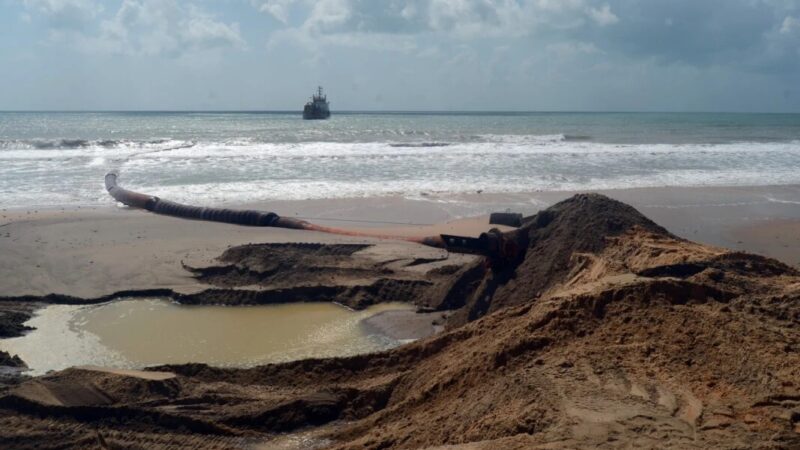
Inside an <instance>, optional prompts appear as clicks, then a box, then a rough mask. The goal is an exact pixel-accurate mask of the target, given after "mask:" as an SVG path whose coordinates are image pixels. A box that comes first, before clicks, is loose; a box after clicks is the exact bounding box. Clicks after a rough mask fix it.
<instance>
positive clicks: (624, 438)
mask: <svg viewBox="0 0 800 450" xmlns="http://www.w3.org/2000/svg"><path fill="white" fill-rule="evenodd" d="M520 232H521V233H522V236H523V239H524V241H523V242H524V243H525V248H526V250H525V253H524V258H521V259H520V261H519V262H518V264H516V265H514V266H511V267H506V268H504V269H503V270H501V271H488V270H484V269H483V267H482V266H481V265H479V264H475V265H472V266H468V267H465V268H463V269H460V270H458V271H456V272H455V273H452V272H450V275H449V278H447V281H446V282H444V281H443V282H441V283H438V282H437V283H438V284H437V289H436V290H435V291H436V295H433V291H434V290H430V291H427V292H426V293H425V295H426V296H427V298H426V300H425V301H427V302H428V303H429V304H431V305H432V306H435V307H448V308H459V310H458V312H457V314H455V315H454V319H453V320H452V322H451V323H450V330H449V331H447V332H445V333H443V334H440V335H437V336H434V337H431V338H428V339H426V340H423V341H419V342H416V343H413V344H410V345H407V346H404V347H400V348H397V349H395V350H392V351H388V352H383V353H378V354H372V355H361V356H356V357H351V358H336V359H325V360H304V361H297V362H291V363H286V364H280V365H270V366H262V367H257V368H253V369H219V368H213V367H208V366H206V365H201V364H192V365H182V366H169V367H161V368H157V370H160V371H169V372H172V373H175V374H176V377H175V378H174V379H170V380H166V381H160V383H167V382H168V383H169V385H170V386H173V388H171V389H168V390H156V391H152V390H148V389H146V388H145V387H144V386H143V385H142V383H146V381H144V380H141V379H131V378H130V377H127V381H124V382H123V381H121V378H119V377H122V375H116V374H109V373H100V372H96V371H91V372H85V371H84V372H82V373H81V374H80V377H79V379H78V378H76V377H75V376H74V375H73V374H72V372H70V371H65V372H62V373H61V374H56V375H55V376H51V377H49V378H48V379H47V380H46V381H47V383H48V384H47V386H46V387H47V389H46V392H44V391H41V389H42V388H40V387H37V386H38V385H37V384H36V383H40V384H41V383H43V382H44V381H43V380H39V379H37V380H33V381H30V382H27V383H23V384H22V385H20V386H19V387H18V388H16V389H18V390H17V391H14V392H16V394H15V393H12V394H10V395H6V396H4V397H2V400H0V404H1V405H2V409H0V430H2V431H0V438H3V439H8V438H9V436H11V437H14V436H16V438H19V436H26V437H28V438H29V439H30V440H28V441H25V442H28V443H29V445H34V443H35V444H42V445H44V446H47V445H55V444H56V443H58V442H61V441H66V442H88V441H89V440H91V439H95V440H96V439H97V437H96V434H97V433H102V436H103V439H104V442H106V443H108V444H109V445H112V444H113V445H116V444H119V445H143V446H147V445H146V444H145V443H151V444H152V445H156V444H157V445H165V444H163V442H166V441H167V440H169V442H170V443H174V442H177V441H176V440H174V439H176V438H177V437H178V436H185V437H187V436H188V435H187V431H186V430H192V432H194V433H205V434H206V435H208V436H209V439H207V440H205V441H197V440H194V441H190V440H187V441H186V442H190V444H185V445H186V446H190V445H191V446H192V447H208V448H214V447H215V446H217V448H222V447H224V446H226V445H228V446H243V445H245V444H247V445H249V444H253V443H258V442H261V443H263V444H264V448H269V446H270V442H272V443H275V442H274V441H270V439H272V438H273V436H274V435H275V433H285V432H296V433H299V434H297V435H296V436H298V438H297V439H298V440H296V441H292V442H296V443H297V445H296V447H297V448H309V447H313V446H315V445H316V446H319V447H325V448H327V447H331V448H342V449H344V448H347V449H356V448H359V449H360V448H368V449H387V448H437V446H443V445H454V446H456V447H455V448H464V449H494V448H509V449H514V448H520V449H521V448H536V447H538V446H541V447H547V448H595V447H613V448H618V447H636V448H638V447H649V448H653V447H658V448H681V449H683V448H708V447H723V448H800V382H798V380H800V275H799V274H798V273H797V272H796V271H795V270H793V269H791V268H789V267H787V266H785V265H783V264H781V263H778V262H776V261H773V260H769V259H766V258H762V257H758V256H754V255H748V254H743V253H732V252H727V251H725V250H723V249H717V248H710V247H706V246H702V245H698V244H694V243H691V242H687V241H684V240H681V239H678V238H676V237H674V236H672V235H670V234H669V233H668V232H666V231H665V230H664V229H662V228H661V227H659V226H658V225H656V224H654V223H652V222H651V221H649V220H648V219H646V218H645V217H643V216H642V215H640V214H639V213H638V212H636V211H635V210H634V209H633V208H630V207H629V206H626V205H623V204H621V203H619V202H615V201H613V200H610V199H608V198H605V197H602V196H597V195H581V196H576V197H573V198H571V199H569V200H567V201H565V202H562V203H559V204H558V205H555V206H553V207H552V208H550V209H548V210H546V211H543V212H541V213H539V214H537V215H536V216H533V217H531V218H528V219H526V221H525V225H524V227H523V228H522V229H521V230H520ZM437 276H443V274H442V273H439V274H438V275H437ZM59 377H61V378H59ZM131 380H135V381H131ZM87 383H88V384H87ZM70 386H84V387H86V386H90V387H92V386H100V387H101V388H100V389H101V391H102V393H103V394H104V395H106V396H107V397H108V398H109V403H103V404H100V400H97V401H96V402H95V403H97V404H100V406H97V405H95V406H91V407H92V408H103V410H104V411H108V410H109V409H114V410H115V411H117V412H115V413H114V414H117V416H114V415H111V417H118V416H119V415H120V414H122V413H120V412H119V411H124V416H125V417H126V420H125V421H122V420H116V421H112V422H103V421H102V420H100V419H98V417H97V416H95V415H91V414H89V415H87V414H84V413H83V412H82V411H84V409H82V408H87V406H76V405H72V404H66V403H64V404H63V405H53V404H52V402H51V403H48V401H50V400H48V397H47V395H45V394H46V393H52V392H56V393H58V392H61V391H59V389H70ZM137 386H138V387H137ZM81 389H83V388H81ZM30 391H33V392H34V394H35V395H33V394H31V395H28V396H27V397H25V398H26V399H27V400H28V403H26V404H25V405H22V403H20V402H16V403H15V402H14V401H12V400H9V399H13V398H19V397H21V395H20V394H19V392H30ZM43 392H44V393H43ZM82 392H83V391H82ZM134 392H135V393H136V395H134V394H133V393H134ZM54 395H55V394H54ZM81 395H83V394H81ZM86 395H87V398H88V397H91V396H89V395H88V394H86ZM80 398H83V397H80ZM91 398H94V397H91ZM92 401H94V400H92ZM62 403H63V402H62ZM21 405H22V406H21ZM26 405H27V406H26ZM31 405H38V406H36V408H34V407H33V406H31ZM34 411H35V412H34ZM154 417H158V418H159V420H154ZM23 423H24V424H25V425H24V427H23V425H22V424H23ZM53 423H58V424H59V426H60V428H58V431H57V432H54V431H47V430H52V424H53ZM309 427H312V428H309ZM21 428H24V430H26V431H24V432H23V431H18V430H20V429H21ZM98 430H99V431H98ZM15 433H16V434H15ZM234 439H240V440H239V441H235V440H234ZM14 442H21V441H20V440H17V441H14ZM282 442H283V441H282ZM281 445H283V444H281ZM285 448H286V447H285ZM289 448H290V447H289ZM449 448H453V447H449Z"/></svg>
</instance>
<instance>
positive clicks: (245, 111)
mask: <svg viewBox="0 0 800 450" xmlns="http://www.w3.org/2000/svg"><path fill="white" fill-rule="evenodd" d="M0 113H165V114H169V113H239V114H297V115H301V114H302V110H293V109H292V110H289V109H273V110H271V109H0ZM333 114H334V115H335V114H465V115H466V114H786V115H789V114H800V111H679V110H649V111H647V110H493V109H487V110H478V109H474V110H473V109H464V110H456V109H454V110H446V109H441V110H440V109H430V110H427V109H385V110H382V109H352V110H341V111H334V112H333Z"/></svg>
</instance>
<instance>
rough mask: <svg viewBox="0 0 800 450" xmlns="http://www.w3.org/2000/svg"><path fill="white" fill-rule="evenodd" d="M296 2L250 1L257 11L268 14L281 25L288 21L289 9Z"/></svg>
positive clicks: (292, 0) (274, 0)
mask: <svg viewBox="0 0 800 450" xmlns="http://www.w3.org/2000/svg"><path fill="white" fill-rule="evenodd" d="M295 2H296V0H252V3H253V5H255V6H256V8H258V10H259V11H261V12H265V13H267V14H270V15H271V16H272V17H274V18H276V19H278V20H279V21H281V22H283V23H287V22H288V21H289V9H290V8H291V6H292V5H293V4H294V3H295Z"/></svg>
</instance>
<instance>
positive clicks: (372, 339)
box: [0, 299, 413, 375]
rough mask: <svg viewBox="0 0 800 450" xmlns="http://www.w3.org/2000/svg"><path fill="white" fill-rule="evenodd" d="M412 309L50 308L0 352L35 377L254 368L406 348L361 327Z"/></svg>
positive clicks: (117, 304)
mask: <svg viewBox="0 0 800 450" xmlns="http://www.w3.org/2000/svg"><path fill="white" fill-rule="evenodd" d="M411 309H413V307H411V306H409V305H406V304H402V303H388V304H381V305H376V306H374V307H371V308H369V309H367V310H364V311H355V312H354V311H351V310H349V309H347V308H344V307H341V306H338V305H334V304H331V303H297V304H284V305H268V306H237V307H226V306H184V305H178V304H176V303H174V302H170V301H166V300H159V299H136V300H118V301H114V302H109V303H104V304H101V305H91V306H74V305H51V306H48V307H46V308H43V309H41V310H39V311H38V313H37V314H36V315H35V316H34V317H33V318H32V319H31V320H29V321H28V322H27V324H28V325H30V326H32V327H35V328H36V330H34V331H32V332H30V333H28V334H26V335H25V336H22V337H17V338H12V339H5V340H0V350H4V351H7V352H9V353H11V354H17V355H19V356H20V358H22V359H23V360H24V361H25V362H26V363H28V366H29V367H30V368H31V372H29V373H32V374H34V375H38V374H42V373H45V372H47V371H48V370H60V369H64V368H67V367H70V366H80V365H97V366H112V367H118V368H125V369H138V368H142V367H146V366H152V365H158V364H172V363H176V364H179V363H187V362H203V363H207V364H210V365H215V366H226V367H249V366H255V365H259V364H266V363H273V362H282V361H289V360H295V359H303V358H322V357H332V356H347V355H354V354H358V353H366V352H372V351H378V350H383V349H387V348H391V347H394V346H397V345H399V344H401V343H403V342H402V341H399V340H396V339H392V338H390V337H388V336H385V335H382V334H379V333H376V332H375V331H374V329H373V328H371V327H368V326H364V324H362V323H361V322H362V320H363V319H366V318H368V317H370V316H372V315H374V314H377V313H380V312H383V311H389V310H411Z"/></svg>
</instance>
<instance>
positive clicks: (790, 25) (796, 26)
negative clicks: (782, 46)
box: [781, 16, 800, 34]
mask: <svg viewBox="0 0 800 450" xmlns="http://www.w3.org/2000/svg"><path fill="white" fill-rule="evenodd" d="M796 31H800V19H795V18H794V17H792V16H786V17H785V18H784V19H783V23H782V24H781V33H782V34H792V33H794V32H796Z"/></svg>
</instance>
